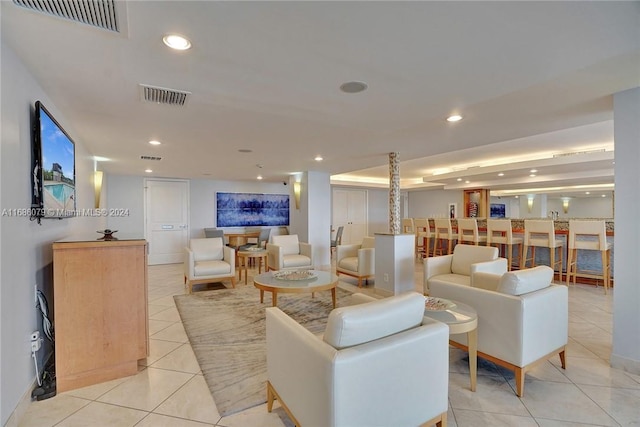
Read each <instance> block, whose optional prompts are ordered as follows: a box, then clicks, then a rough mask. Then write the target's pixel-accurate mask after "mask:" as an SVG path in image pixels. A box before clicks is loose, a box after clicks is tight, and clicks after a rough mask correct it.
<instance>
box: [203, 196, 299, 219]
mask: <svg viewBox="0 0 640 427" xmlns="http://www.w3.org/2000/svg"><path fill="white" fill-rule="evenodd" d="M275 225H289V195H288V194H260V193H222V192H220V193H216V226H217V227H247V226H265V227H268V226H275Z"/></svg>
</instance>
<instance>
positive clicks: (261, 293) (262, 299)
mask: <svg viewBox="0 0 640 427" xmlns="http://www.w3.org/2000/svg"><path fill="white" fill-rule="evenodd" d="M263 302H264V290H262V289H260V304H262V303H263Z"/></svg>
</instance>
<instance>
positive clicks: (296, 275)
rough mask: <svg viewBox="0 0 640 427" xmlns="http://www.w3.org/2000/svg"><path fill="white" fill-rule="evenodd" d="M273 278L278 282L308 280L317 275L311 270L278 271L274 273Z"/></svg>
mask: <svg viewBox="0 0 640 427" xmlns="http://www.w3.org/2000/svg"><path fill="white" fill-rule="evenodd" d="M273 277H274V278H275V279H278V280H310V279H315V278H316V277H318V275H317V274H316V273H314V272H313V271H311V270H280V271H274V272H273Z"/></svg>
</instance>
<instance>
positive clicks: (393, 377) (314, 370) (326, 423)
mask: <svg viewBox="0 0 640 427" xmlns="http://www.w3.org/2000/svg"><path fill="white" fill-rule="evenodd" d="M423 315H424V297H423V296H422V295H420V294H418V293H416V292H410V293H405V294H401V295H397V296H394V297H390V298H385V299H382V300H377V301H373V302H369V303H364V304H358V305H353V306H349V307H342V308H337V309H335V310H333V311H332V312H331V314H330V315H329V319H328V322H327V328H326V330H325V333H324V337H323V338H319V337H317V336H315V335H313V334H312V333H311V332H309V331H308V330H306V329H305V328H304V327H303V326H301V325H300V324H298V323H297V322H295V321H294V320H293V319H291V318H290V317H289V316H287V315H286V314H285V313H284V312H282V311H281V310H280V309H278V308H276V307H272V308H267V309H266V317H267V326H266V328H267V377H268V381H267V410H268V411H269V412H271V410H272V407H273V401H274V399H278V401H279V402H280V403H281V405H282V407H283V409H284V410H285V412H286V413H287V414H288V415H289V417H290V418H291V420H292V421H293V423H294V424H295V425H297V426H300V425H302V426H311V427H313V426H322V427H331V426H417V425H421V424H423V423H430V424H434V423H437V425H438V426H442V425H446V417H447V405H448V403H447V402H448V396H447V392H448V382H449V348H448V341H449V328H448V327H447V325H445V324H443V323H440V322H437V321H434V320H430V319H428V318H423Z"/></svg>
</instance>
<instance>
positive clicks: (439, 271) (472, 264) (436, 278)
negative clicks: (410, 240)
mask: <svg viewBox="0 0 640 427" xmlns="http://www.w3.org/2000/svg"><path fill="white" fill-rule="evenodd" d="M423 262H424V283H423V285H424V294H425V295H431V294H430V293H429V289H430V288H431V284H432V283H434V282H440V283H456V284H459V285H464V286H472V281H473V273H475V272H480V271H483V272H487V273H494V274H502V273H506V272H507V260H506V259H504V258H498V248H493V247H490V246H475V245H456V247H455V248H454V249H453V253H452V254H451V255H441V256H435V257H430V258H425V259H424V261H423ZM471 306H472V307H473V304H472V305H471Z"/></svg>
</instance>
